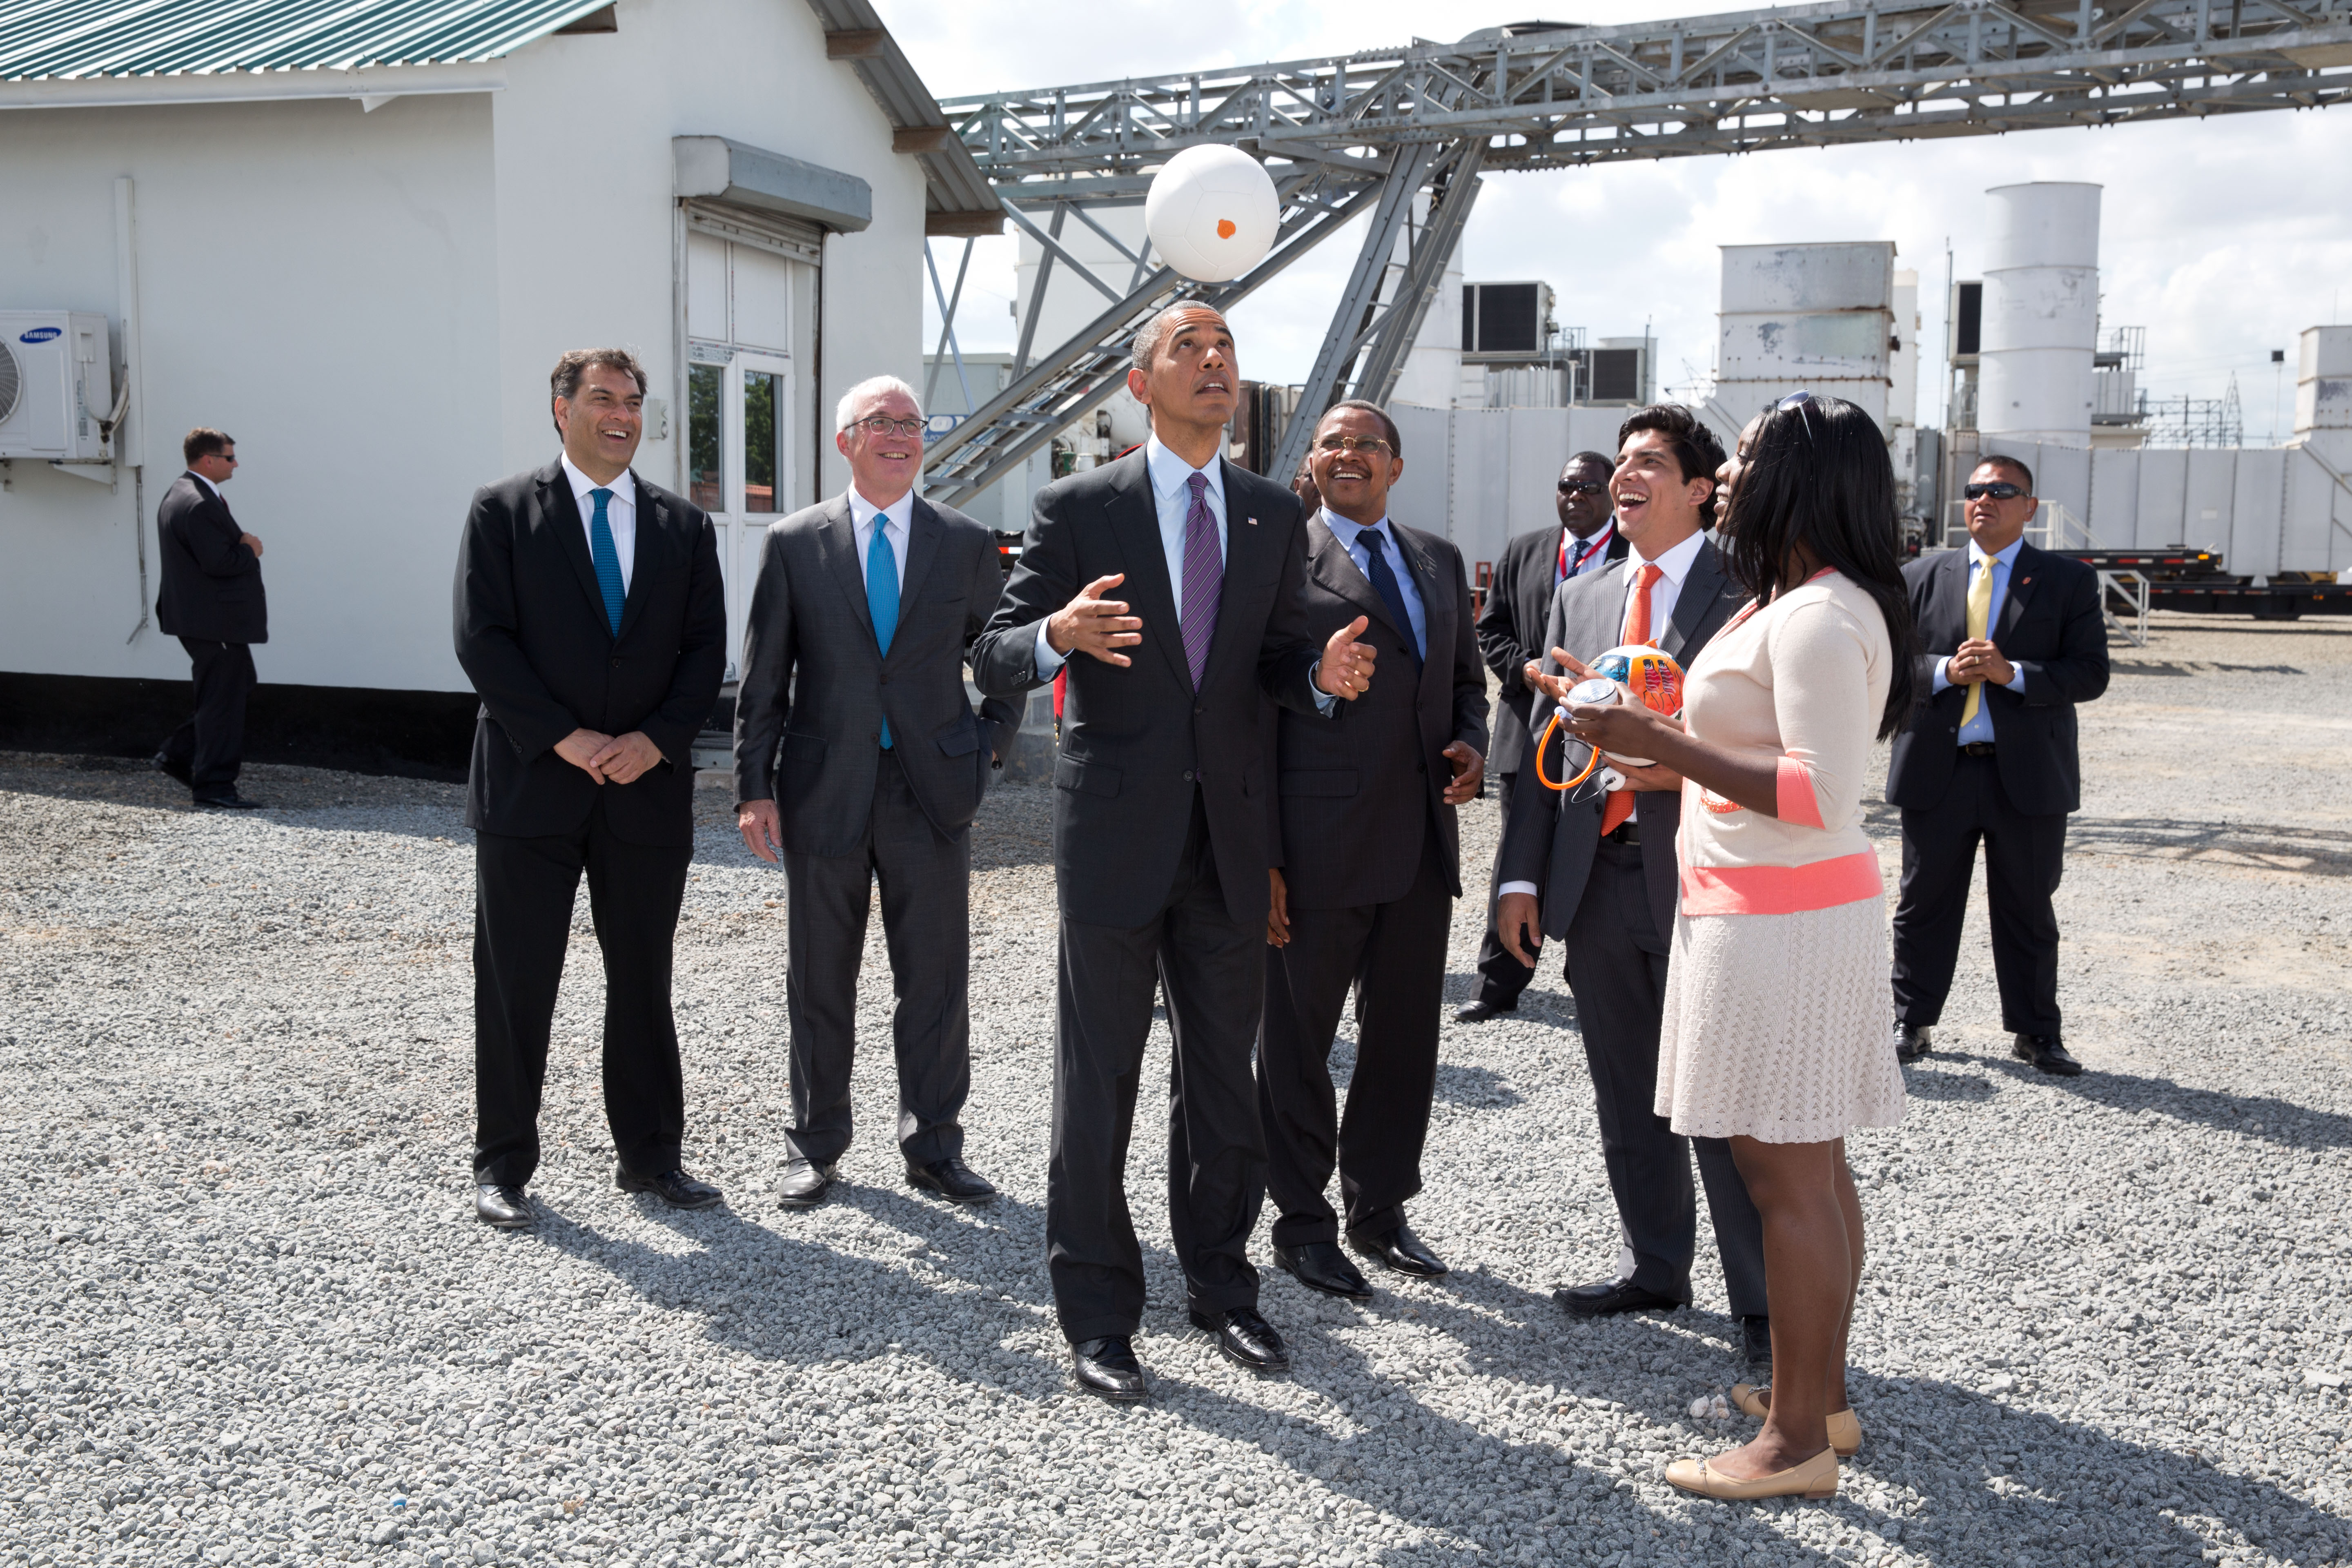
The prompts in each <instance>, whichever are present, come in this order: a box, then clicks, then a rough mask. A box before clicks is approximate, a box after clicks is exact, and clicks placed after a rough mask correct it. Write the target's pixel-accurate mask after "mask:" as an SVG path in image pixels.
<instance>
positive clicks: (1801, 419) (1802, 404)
mask: <svg viewBox="0 0 2352 1568" xmlns="http://www.w3.org/2000/svg"><path fill="white" fill-rule="evenodd" d="M1812 404H1813V395H1812V394H1811V393H1810V392H1806V391H1804V390H1802V389H1800V390H1798V391H1795V392H1792V393H1790V394H1789V395H1788V396H1786V397H1784V398H1782V399H1780V402H1778V403H1776V404H1774V405H1772V412H1773V413H1775V414H1786V413H1788V412H1789V410H1790V409H1791V408H1793V409H1795V410H1796V411H1797V423H1798V424H1800V425H1801V426H1804V427H1805V440H1806V442H1807V443H1808V444H1809V445H1810V444H1811V441H1812V439H1813V422H1812V420H1811V418H1810V417H1808V416H1807V415H1806V413H1805V410H1807V409H1808V408H1811V406H1812Z"/></svg>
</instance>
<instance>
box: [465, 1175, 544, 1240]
mask: <svg viewBox="0 0 2352 1568" xmlns="http://www.w3.org/2000/svg"><path fill="white" fill-rule="evenodd" d="M474 1217H475V1218H476V1219H478V1220H480V1221H481V1222H482V1223H483V1224H484V1225H494V1226H498V1227H499V1229H500V1230H520V1229H522V1228H523V1227H524V1226H528V1225H530V1224H532V1223H534V1222H536V1221H537V1220H538V1218H539V1211H538V1210H537V1209H534V1208H532V1207H531V1206H530V1199H529V1198H527V1197H525V1196H523V1193H522V1189H521V1188H520V1187H509V1186H503V1185H500V1184H496V1183H491V1182H485V1183H483V1184H481V1185H479V1186H478V1187H476V1188H475V1189H474Z"/></svg>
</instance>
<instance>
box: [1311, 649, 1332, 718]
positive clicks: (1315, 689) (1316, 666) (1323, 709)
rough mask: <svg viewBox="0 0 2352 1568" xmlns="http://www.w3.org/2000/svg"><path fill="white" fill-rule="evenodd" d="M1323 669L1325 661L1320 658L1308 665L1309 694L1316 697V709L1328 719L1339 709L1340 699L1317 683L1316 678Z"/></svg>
mask: <svg viewBox="0 0 2352 1568" xmlns="http://www.w3.org/2000/svg"><path fill="white" fill-rule="evenodd" d="M1322 671H1323V661H1322V660H1321V659H1319V658H1318V659H1317V660H1316V661H1315V662H1314V663H1313V664H1312V665H1310V666H1308V667H1307V695H1308V696H1309V697H1312V698H1313V699H1315V711H1317V712H1318V713H1320V714H1322V715H1323V717H1325V718H1326V719H1328V718H1329V717H1331V715H1332V714H1334V713H1336V712H1338V711H1339V699H1338V698H1336V697H1334V696H1332V695H1331V694H1330V693H1329V692H1328V691H1326V690H1324V689H1322V688H1321V687H1319V686H1318V685H1316V684H1315V678H1316V677H1317V676H1318V675H1319V674H1321V673H1322Z"/></svg>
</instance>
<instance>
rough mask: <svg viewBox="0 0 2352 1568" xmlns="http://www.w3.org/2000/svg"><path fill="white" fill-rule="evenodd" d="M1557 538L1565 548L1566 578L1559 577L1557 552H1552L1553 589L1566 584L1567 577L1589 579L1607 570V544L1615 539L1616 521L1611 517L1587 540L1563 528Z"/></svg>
mask: <svg viewBox="0 0 2352 1568" xmlns="http://www.w3.org/2000/svg"><path fill="white" fill-rule="evenodd" d="M1559 536H1560V542H1562V543H1563V544H1564V545H1566V547H1567V552H1568V576H1566V577H1563V576H1561V575H1560V571H1559V552H1558V551H1554V552H1552V558H1551V573H1552V576H1553V578H1554V579H1555V581H1554V583H1553V584H1552V585H1553V586H1554V587H1558V586H1559V584H1561V583H1565V582H1567V581H1568V578H1569V577H1590V576H1591V575H1592V574H1594V573H1595V572H1606V571H1608V570H1609V564H1610V563H1609V542H1610V541H1611V540H1612V539H1614V538H1616V537H1617V520H1616V519H1615V518H1613V517H1612V518H1611V519H1610V520H1609V521H1607V522H1604V523H1602V524H1601V530H1600V531H1599V532H1597V533H1595V534H1593V535H1592V536H1591V538H1589V539H1579V538H1577V537H1576V535H1574V534H1572V533H1570V532H1569V531H1568V530H1567V529H1565V528H1563V529H1561V530H1560V531H1559Z"/></svg>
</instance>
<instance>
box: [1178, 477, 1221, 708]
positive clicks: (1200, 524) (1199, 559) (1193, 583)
mask: <svg viewBox="0 0 2352 1568" xmlns="http://www.w3.org/2000/svg"><path fill="white" fill-rule="evenodd" d="M1185 483H1187V484H1189V485H1191V486H1192V510H1190V511H1187V512H1186V513H1185V514H1184V613H1183V623H1184V660H1185V662H1186V663H1188V664H1190V665H1191V666H1192V689H1193V690H1195V691H1198V690H1199V689H1201V677H1202V675H1203V674H1205V673H1206V672H1207V670H1208V668H1209V643H1210V641H1211V639H1213V637H1216V635H1217V595H1219V594H1220V593H1222V592H1223V589H1224V585H1225V565H1224V562H1223V560H1222V559H1221V558H1220V556H1219V554H1218V551H1217V520H1216V519H1215V518H1213V517H1212V516H1210V515H1209V476H1208V475H1206V474H1194V475H1193V476H1192V478H1191V479H1187V480H1186V481H1185Z"/></svg>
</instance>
